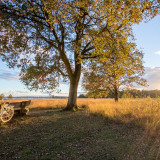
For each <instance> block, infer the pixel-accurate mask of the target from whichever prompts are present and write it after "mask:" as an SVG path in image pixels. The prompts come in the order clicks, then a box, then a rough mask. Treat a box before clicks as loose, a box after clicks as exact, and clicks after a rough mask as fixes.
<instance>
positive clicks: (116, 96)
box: [114, 85, 119, 102]
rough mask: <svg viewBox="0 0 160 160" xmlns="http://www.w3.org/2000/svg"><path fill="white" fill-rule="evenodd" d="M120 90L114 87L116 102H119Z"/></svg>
mask: <svg viewBox="0 0 160 160" xmlns="http://www.w3.org/2000/svg"><path fill="white" fill-rule="evenodd" d="M118 96H119V95H118V88H117V86H116V85H115V86H114V100H115V102H118Z"/></svg>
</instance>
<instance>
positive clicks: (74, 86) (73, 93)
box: [64, 64, 81, 111]
mask: <svg viewBox="0 0 160 160" xmlns="http://www.w3.org/2000/svg"><path fill="white" fill-rule="evenodd" d="M80 75H81V64H78V65H77V66H76V69H75V73H74V74H73V76H72V78H71V79H70V88H69V97H68V103H67V106H66V108H64V110H65V111H75V110H77V109H78V107H77V90H78V84H79V79H80Z"/></svg>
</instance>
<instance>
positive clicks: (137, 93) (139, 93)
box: [78, 89, 160, 98]
mask: <svg viewBox="0 0 160 160" xmlns="http://www.w3.org/2000/svg"><path fill="white" fill-rule="evenodd" d="M147 97H151V98H158V97H160V90H136V89H133V90H122V91H119V98H147ZM78 98H114V94H113V93H112V92H109V93H105V94H98V92H97V94H93V93H90V92H88V93H87V94H80V95H79V96H78Z"/></svg>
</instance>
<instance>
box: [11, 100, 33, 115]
mask: <svg viewBox="0 0 160 160" xmlns="http://www.w3.org/2000/svg"><path fill="white" fill-rule="evenodd" d="M30 104H31V100H29V101H22V102H13V103H9V105H12V106H14V113H15V114H18V115H26V114H27V113H28V111H29V108H28V107H27V106H29V105H30Z"/></svg>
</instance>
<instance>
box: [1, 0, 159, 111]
mask: <svg viewBox="0 0 160 160" xmlns="http://www.w3.org/2000/svg"><path fill="white" fill-rule="evenodd" d="M158 12H159V3H158V1H157V0H141V1H140V0H135V1H130V0H118V1H117V0H95V1H92V0H86V1H78V0H63V1H60V0H54V1H53V0H13V1H11V0H2V1H1V2H0V25H1V32H0V56H1V58H2V59H3V60H4V61H6V62H7V64H8V65H9V67H14V66H17V67H20V68H21V80H22V81H23V82H24V84H25V85H27V86H28V87H29V88H30V89H47V90H53V89H55V88H56V87H57V85H58V83H59V80H60V79H62V78H63V80H69V81H70V90H69V99H68V104H67V108H68V109H73V108H74V107H75V106H76V97H77V87H78V83H79V79H80V76H81V70H82V69H83V68H84V67H86V66H87V65H86V64H87V62H88V60H92V59H93V58H96V57H97V56H98V57H99V56H102V57H103V55H104V54H106V50H110V38H107V36H104V35H110V36H111V38H112V39H114V40H115V41H116V43H117V44H118V45H119V44H123V39H119V40H118V41H117V37H118V35H119V33H121V34H123V35H124V37H126V39H129V37H131V35H132V33H131V29H132V28H131V27H132V25H133V24H135V23H139V22H141V21H142V20H143V19H144V18H145V19H146V18H148V19H149V18H153V17H154V16H156V14H157V13H158ZM112 29H113V30H116V33H115V35H112V34H111V33H110V31H112ZM124 31H125V32H124ZM104 51H105V52H104Z"/></svg>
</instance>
